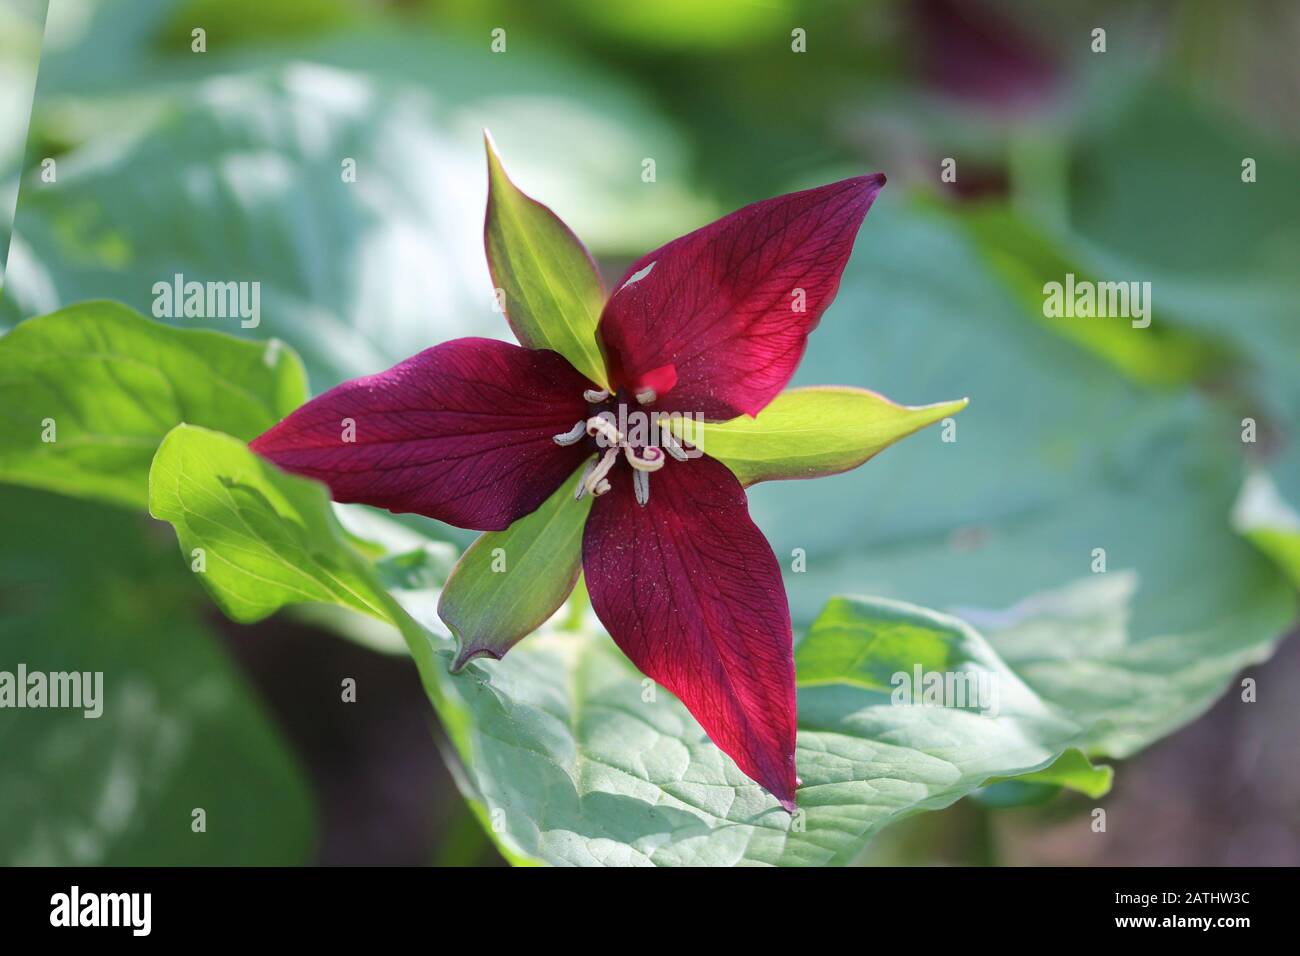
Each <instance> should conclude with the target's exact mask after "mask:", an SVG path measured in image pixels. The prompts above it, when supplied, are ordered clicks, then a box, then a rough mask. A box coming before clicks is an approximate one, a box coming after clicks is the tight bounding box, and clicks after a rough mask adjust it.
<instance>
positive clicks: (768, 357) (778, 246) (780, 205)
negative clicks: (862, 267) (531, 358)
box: [600, 173, 885, 420]
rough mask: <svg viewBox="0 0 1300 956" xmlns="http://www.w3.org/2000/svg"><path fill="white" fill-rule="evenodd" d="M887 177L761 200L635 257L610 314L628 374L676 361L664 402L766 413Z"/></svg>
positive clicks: (632, 384) (717, 412)
mask: <svg viewBox="0 0 1300 956" xmlns="http://www.w3.org/2000/svg"><path fill="white" fill-rule="evenodd" d="M884 184H885V177H884V176H883V175H881V174H879V173H876V174H875V175H872V176H859V177H857V178H856V179H846V180H843V181H842V182H838V183H831V184H830V185H829V186H820V187H818V188H817V189H808V190H804V191H803V192H797V193H790V194H789V195H786V196H778V197H777V198H775V199H768V200H765V201H763V202H758V203H754V204H753V205H752V206H746V207H745V208H744V209H741V210H738V211H737V212H733V213H732V214H731V215H729V216H724V217H723V218H722V219H719V220H718V221H717V222H715V223H713V224H711V225H708V226H705V227H704V228H703V229H697V230H696V231H695V232H692V233H690V234H689V235H686V236H683V237H682V238H680V239H675V240H673V241H672V242H670V243H668V245H666V246H663V247H662V248H660V249H657V250H655V251H654V252H652V253H650V254H649V255H647V256H643V257H642V258H641V259H638V260H637V261H636V262H634V263H633V264H632V265H631V266H630V267H629V269H628V271H627V274H626V275H624V277H623V280H622V281H621V282H620V283H619V286H618V288H617V290H616V291H615V293H614V295H613V296H611V298H610V300H609V301H608V302H607V303H606V304H605V310H604V312H603V313H602V314H601V321H600V332H601V336H602V338H603V339H604V342H605V345H606V348H607V349H608V351H609V353H610V356H609V357H610V368H611V370H612V371H613V372H614V373H615V374H616V375H619V376H621V379H620V381H619V384H620V385H622V386H623V387H624V388H627V389H628V390H629V391H632V392H637V391H641V390H642V389H643V388H651V387H653V383H652V382H650V381H647V376H649V375H650V373H651V372H654V373H656V375H657V376H659V377H660V378H661V379H662V378H664V377H666V373H665V369H667V368H669V367H671V368H673V369H674V370H675V385H674V386H673V388H672V394H671V397H669V398H668V399H667V400H666V401H661V403H660V404H661V406H662V407H663V408H665V409H671V410H673V411H680V412H688V413H701V414H703V415H704V416H705V417H706V418H711V419H717V420H725V419H729V418H735V417H736V416H738V415H741V414H749V415H756V414H758V412H759V411H760V410H762V408H763V406H764V405H766V404H767V403H768V402H770V401H771V400H772V399H773V398H774V397H776V394H777V393H778V392H779V391H781V389H782V388H784V387H785V385H786V383H787V382H788V381H790V376H791V375H793V374H794V370H795V366H797V365H798V364H799V359H800V358H802V357H803V351H804V344H805V342H806V340H807V336H808V333H809V332H811V331H812V330H813V329H814V328H816V327H817V322H818V320H819V319H820V318H821V315H822V313H823V312H825V311H826V307H827V306H829V305H830V304H831V300H832V299H834V298H835V293H836V291H837V290H838V289H839V285H840V273H842V272H843V271H844V264H845V263H846V262H847V261H848V258H849V253H850V252H851V251H852V250H853V238H854V236H855V235H857V231H858V226H860V225H861V224H862V218H863V216H865V215H866V214H867V210H868V209H869V208H871V203H872V202H873V201H874V200H875V198H876V194H877V193H879V192H880V189H881V187H882V186H884ZM647 270H648V271H647ZM800 290H802V292H801V291H800ZM659 397H660V399H661V400H662V399H664V395H663V394H662V393H660V395H659Z"/></svg>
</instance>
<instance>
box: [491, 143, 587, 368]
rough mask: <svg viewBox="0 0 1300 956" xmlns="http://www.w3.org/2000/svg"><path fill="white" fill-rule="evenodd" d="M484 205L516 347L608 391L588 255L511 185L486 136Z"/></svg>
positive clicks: (495, 267)
mask: <svg viewBox="0 0 1300 956" xmlns="http://www.w3.org/2000/svg"><path fill="white" fill-rule="evenodd" d="M484 143H485V145H486V147H487V161H488V205H487V221H486V224H485V226H484V239H485V241H486V244H487V257H488V269H489V270H490V271H491V273H492V281H493V282H494V283H495V285H496V287H497V288H498V289H500V290H501V292H502V293H503V294H504V295H503V299H504V301H503V302H502V305H503V306H504V307H505V313H506V316H507V318H509V320H510V327H511V328H512V329H514V331H515V335H516V336H518V338H519V341H520V342H521V343H522V344H523V345H526V346H527V347H528V348H531V349H550V350H551V351H553V352H559V353H560V354H561V355H563V356H564V357H565V358H566V359H568V360H569V364H571V365H572V366H573V367H574V368H576V369H577V370H578V371H579V372H581V373H582V374H583V375H585V376H586V377H587V379H588V380H589V381H590V382H592V383H593V384H594V385H596V386H597V387H599V388H603V389H608V388H609V376H608V373H607V372H606V371H605V357H604V355H602V354H601V349H600V343H599V339H598V338H597V336H596V326H597V324H599V322H600V310H601V309H602V308H603V307H604V304H605V289H604V287H603V286H602V285H601V281H600V273H599V272H598V271H597V270H596V263H595V262H593V261H592V259H591V255H590V254H589V253H588V252H587V250H586V248H585V247H584V246H583V244H582V243H581V242H580V241H579V239H578V237H577V236H575V235H574V234H573V232H572V230H570V229H569V227H568V226H566V225H565V224H564V222H563V221H562V220H561V219H560V217H559V216H557V215H555V213H553V212H551V210H550V209H548V208H547V207H546V206H543V205H542V204H541V203H539V202H537V201H536V200H534V199H532V198H530V197H529V196H526V195H525V194H524V193H523V192H521V191H520V190H519V188H518V187H516V186H515V184H514V183H512V182H511V181H510V177H509V176H507V175H506V171H505V169H504V168H503V167H502V165H501V158H500V157H499V156H498V155H497V152H496V147H495V146H494V145H493V143H492V137H491V136H490V135H488V134H487V133H486V132H485V133H484Z"/></svg>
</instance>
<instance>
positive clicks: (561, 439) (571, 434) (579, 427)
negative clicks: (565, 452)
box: [552, 422, 587, 445]
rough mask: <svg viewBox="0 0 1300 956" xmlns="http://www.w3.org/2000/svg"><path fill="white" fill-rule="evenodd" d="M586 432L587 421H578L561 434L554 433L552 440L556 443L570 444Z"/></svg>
mask: <svg viewBox="0 0 1300 956" xmlns="http://www.w3.org/2000/svg"><path fill="white" fill-rule="evenodd" d="M586 433H587V423H586V422H578V424H576V425H574V426H573V427H572V428H570V429H569V430H568V431H567V432H565V433H564V434H563V435H556V436H555V437H554V438H553V439H552V441H554V442H555V444H557V445H572V444H573V443H574V442H575V441H577V440H578V439H579V438H581V437H582V436H583V435H585V434H586Z"/></svg>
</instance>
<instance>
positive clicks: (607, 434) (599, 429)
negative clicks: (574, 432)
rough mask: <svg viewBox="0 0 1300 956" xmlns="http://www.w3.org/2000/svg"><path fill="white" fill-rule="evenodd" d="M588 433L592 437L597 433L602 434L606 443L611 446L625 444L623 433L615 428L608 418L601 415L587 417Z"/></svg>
mask: <svg viewBox="0 0 1300 956" xmlns="http://www.w3.org/2000/svg"><path fill="white" fill-rule="evenodd" d="M587 434H588V435H590V436H591V437H592V438H595V437H596V436H597V435H600V436H602V437H603V438H604V439H605V444H606V445H609V446H611V447H617V446H619V445H621V444H623V433H622V432H620V431H619V430H618V429H617V428H615V427H614V425H613V424H612V423H611V422H610V420H609V419H608V418H601V417H600V416H599V415H592V416H591V417H590V418H588V419H587Z"/></svg>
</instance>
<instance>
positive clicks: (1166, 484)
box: [749, 195, 1296, 756]
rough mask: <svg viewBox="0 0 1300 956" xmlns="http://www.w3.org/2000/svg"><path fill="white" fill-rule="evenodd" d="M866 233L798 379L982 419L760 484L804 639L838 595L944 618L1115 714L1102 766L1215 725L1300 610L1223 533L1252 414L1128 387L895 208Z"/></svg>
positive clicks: (962, 243)
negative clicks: (1243, 422) (1066, 611)
mask: <svg viewBox="0 0 1300 956" xmlns="http://www.w3.org/2000/svg"><path fill="white" fill-rule="evenodd" d="M869 224H870V227H871V229H872V230H873V232H872V235H873V236H874V239H873V241H872V243H871V244H870V247H869V248H864V249H862V250H861V251H860V254H855V256H854V257H853V258H852V259H851V260H850V263H849V266H848V268H847V269H846V271H845V275H844V279H843V282H842V284H841V287H840V292H839V295H838V297H837V299H836V302H835V304H834V305H833V306H832V308H831V309H830V311H828V313H827V315H826V318H825V319H824V320H823V322H822V323H821V325H820V327H819V328H818V330H817V332H816V333H815V334H813V335H812V336H811V337H810V338H809V343H808V352H807V355H806V356H805V359H804V362H803V364H802V365H801V367H800V369H799V372H798V373H797V375H796V379H795V384H796V385H799V384H813V383H817V382H826V381H849V382H855V381H860V382H867V383H870V384H871V386H872V387H873V388H875V389H877V390H879V391H880V392H882V393H884V394H887V395H890V396H891V397H893V398H894V399H896V400H901V401H909V400H917V399H922V400H923V399H924V398H925V397H926V396H933V395H935V394H965V395H970V396H971V399H972V402H973V403H974V408H975V409H976V413H974V414H964V415H961V416H959V417H958V418H957V419H956V429H955V434H954V436H953V437H954V438H955V439H956V440H955V441H953V442H939V441H909V442H902V443H900V444H899V445H898V447H897V448H895V449H893V450H892V451H891V452H890V454H888V455H882V456H879V457H878V458H876V459H875V460H874V461H872V462H871V463H870V464H869V465H868V466H866V467H864V468H860V469H857V470H855V471H852V472H849V473H846V474H842V475H835V476H832V477H830V478H825V479H821V480H819V481H817V482H816V483H815V485H809V484H808V483H805V482H766V483H761V484H758V485H755V486H753V487H752V488H751V489H750V490H749V501H750V514H751V515H752V516H753V518H754V520H755V522H756V523H757V524H758V525H759V527H760V528H762V529H763V531H764V533H765V534H766V535H767V537H768V540H769V542H770V543H771V544H772V548H773V550H774V551H775V552H776V554H778V555H790V554H791V553H792V552H793V551H794V549H796V548H800V549H803V553H805V554H806V558H807V560H806V570H805V571H804V572H803V573H788V574H787V575H786V578H785V584H786V590H787V594H788V596H789V600H790V606H791V612H792V614H793V617H794V619H795V622H796V628H798V627H800V626H801V625H802V626H806V625H807V623H809V622H810V621H811V620H812V618H813V617H814V616H815V615H816V614H817V613H818V612H819V610H820V609H821V607H822V605H823V603H824V602H825V599H826V595H828V594H835V593H868V594H875V595H880V596H883V597H889V598H895V599H898V600H904V601H908V602H910V603H915V604H920V605H923V606H926V607H932V608H937V609H940V610H943V611H947V612H950V613H952V614H954V615H955V616H958V617H961V618H963V619H964V620H967V621H969V622H970V623H972V624H974V625H975V626H976V627H978V628H979V629H980V631H981V633H983V634H984V635H985V637H986V638H987V639H988V641H989V643H990V644H992V645H993V647H994V648H996V649H997V650H998V652H999V653H1000V655H1001V656H1002V658H1003V659H1004V660H1005V661H1006V662H1007V663H1008V664H1009V665H1011V666H1012V667H1013V668H1015V669H1016V670H1017V672H1018V673H1020V674H1021V676H1022V677H1023V678H1025V679H1026V681H1027V682H1029V683H1030V686H1031V687H1033V688H1034V689H1035V690H1037V691H1038V692H1039V694H1040V696H1043V697H1044V698H1045V699H1047V700H1049V701H1051V702H1052V703H1053V704H1055V705H1057V706H1061V707H1064V708H1068V712H1076V711H1077V713H1078V714H1079V715H1080V717H1081V718H1082V717H1087V716H1088V714H1089V713H1091V714H1093V715H1096V716H1097V718H1098V720H1099V721H1100V720H1101V718H1102V717H1104V718H1105V720H1106V722H1108V724H1109V726H1110V728H1111V732H1104V731H1103V729H1102V725H1101V724H1100V723H1099V724H1098V729H1097V730H1095V731H1094V733H1095V737H1094V739H1093V740H1092V741H1091V746H1090V747H1089V749H1088V752H1089V753H1090V754H1091V755H1113V756H1124V755H1126V754H1130V753H1133V752H1135V751H1137V750H1140V749H1141V748H1142V747H1144V746H1146V745H1147V744H1149V743H1150V742H1152V741H1153V740H1156V739H1158V738H1159V737H1160V736H1162V735H1163V734H1166V733H1168V732H1170V731H1171V730H1173V729H1174V728H1176V727H1179V726H1181V725H1182V724H1184V723H1186V722H1187V721H1189V720H1191V719H1193V718H1195V717H1196V716H1198V715H1199V714H1201V713H1203V712H1204V711H1205V710H1206V709H1207V708H1208V707H1210V705H1211V704H1212V703H1213V702H1214V701H1215V699H1217V697H1218V696H1219V695H1220V694H1222V693H1223V691H1224V690H1225V688H1227V687H1228V686H1229V683H1230V681H1231V680H1232V678H1233V676H1234V674H1235V672H1236V671H1237V670H1238V669H1239V668H1241V667H1243V666H1246V665H1247V664H1249V663H1251V662H1254V661H1259V660H1261V659H1263V658H1265V657H1267V656H1268V655H1269V654H1270V653H1271V652H1272V650H1273V648H1274V646H1275V644H1276V642H1277V640H1278V639H1279V638H1280V637H1281V636H1282V635H1283V634H1285V633H1286V632H1287V630H1288V628H1289V627H1290V626H1291V624H1292V622H1293V621H1294V620H1295V615H1296V605H1295V597H1294V592H1293V586H1292V585H1290V584H1289V583H1288V582H1287V581H1286V580H1284V579H1283V577H1282V576H1281V574H1279V573H1278V572H1277V571H1276V570H1275V569H1274V568H1273V567H1271V566H1270V563H1269V562H1268V561H1267V560H1266V559H1265V558H1263V557H1262V556H1261V555H1259V554H1257V553H1256V551H1255V549H1254V548H1253V547H1252V546H1251V545H1250V544H1249V543H1248V542H1246V541H1244V540H1243V539H1242V538H1241V537H1240V536H1239V535H1237V534H1236V533H1234V532H1233V530H1232V528H1231V527H1230V524H1229V521H1228V516H1229V513H1230V510H1231V508H1232V504H1233V501H1234V499H1235V498H1236V495H1237V492H1238V490H1239V485H1240V476H1241V473H1242V467H1243V460H1242V455H1241V450H1242V448H1243V446H1242V443H1241V441H1240V433H1241V426H1240V419H1241V415H1240V413H1234V412H1231V411H1229V410H1228V409H1226V408H1224V407H1222V406H1220V405H1218V404H1216V403H1215V402H1214V401H1213V400H1211V399H1209V398H1206V397H1203V396H1200V395H1196V394H1189V393H1179V392H1177V391H1171V390H1169V389H1159V390H1157V389H1154V388H1150V387H1146V386H1142V385H1140V384H1137V383H1135V382H1133V381H1132V380H1131V379H1130V378H1129V377H1128V376H1126V375H1124V374H1122V373H1120V372H1119V371H1117V370H1116V369H1115V368H1114V367H1113V366H1111V365H1110V364H1109V363H1108V362H1105V361H1103V360H1101V359H1100V358H1099V357H1098V356H1096V355H1093V354H1091V353H1090V352H1088V351H1085V350H1084V349H1081V348H1080V347H1079V346H1078V345H1076V344H1074V343H1072V342H1070V341H1068V340H1065V339H1063V338H1062V337H1061V336H1059V335H1056V334H1055V333H1053V332H1052V331H1051V330H1049V329H1047V328H1045V327H1044V326H1043V324H1042V323H1041V322H1039V321H1037V320H1035V319H1033V318H1032V317H1030V316H1028V315H1026V314H1025V312H1024V309H1023V307H1021V306H1020V305H1019V304H1018V303H1017V301H1016V299H1015V297H1014V295H1013V294H1012V293H1011V292H1010V291H1009V290H1008V289H1007V287H1006V286H1005V285H1004V284H1003V283H1002V282H1001V281H999V280H998V279H997V278H996V277H995V276H991V275H989V273H988V271H987V267H986V265H985V263H984V261H983V259H982V257H981V256H980V255H979V253H978V252H977V250H975V249H973V248H972V247H971V245H970V243H969V242H968V241H967V239H966V237H965V236H964V235H963V234H962V233H961V232H960V231H958V230H954V228H953V225H952V223H950V222H947V221H945V219H944V218H942V217H939V218H935V217H931V216H929V215H926V214H923V213H921V212H918V211H917V210H916V209H915V208H914V207H911V206H909V205H908V204H906V203H905V202H900V201H899V200H898V199H897V198H893V199H891V198H890V197H889V196H886V195H882V197H881V200H880V201H879V202H878V203H877V204H876V205H875V206H874V207H873V208H872V212H871V221H870V223H869ZM858 315H860V316H879V317H887V320H885V319H882V320H880V321H872V322H855V321H852V318H851V317H852V316H858ZM846 317H848V318H846ZM1148 331H1150V330H1149V329H1145V330H1143V329H1133V330H1131V333H1132V334H1133V335H1142V334H1144V333H1145V332H1148ZM1097 549H1101V551H1102V553H1097ZM1103 559H1104V562H1103ZM1102 567H1104V568H1105V571H1104V572H1102V571H1101V570H1100V569H1101V568H1102ZM1089 587H1095V588H1110V589H1111V590H1110V591H1107V592H1105V593H1103V594H1100V595H1098V594H1096V593H1093V598H1094V600H1093V604H1094V608H1093V614H1092V616H1091V617H1089V616H1088V615H1087V614H1086V613H1084V612H1085V611H1086V610H1087V606H1086V604H1085V605H1084V606H1082V607H1081V608H1080V609H1079V612H1078V614H1076V615H1074V616H1073V618H1074V620H1075V621H1076V623H1075V624H1072V625H1071V628H1072V634H1073V636H1072V637H1071V638H1070V640H1069V641H1068V643H1066V641H1065V638H1064V637H1063V636H1062V635H1061V633H1060V632H1059V631H1058V630H1055V629H1053V628H1051V627H1044V628H1043V630H1042V632H1041V633H1040V634H1039V635H1038V638H1037V640H1038V641H1040V642H1042V643H1040V644H1035V643H1034V642H1029V641H1026V642H1023V643H1021V642H1019V641H1016V642H1014V643H1008V641H1010V640H1012V638H1014V636H1015V634H1014V631H1012V630H1010V629H1011V628H1012V625H1013V624H1015V622H1016V621H1017V620H1018V619H1019V617H1020V616H1024V615H1028V614H1030V613H1031V612H1033V611H1034V609H1035V608H1036V607H1038V606H1039V604H1038V602H1044V603H1043V606H1045V607H1046V606H1049V605H1050V604H1052V603H1053V602H1055V601H1059V600H1065V599H1067V598H1069V596H1070V595H1071V594H1078V593H1083V594H1085V595H1087V594H1088V593H1090V592H1088V591H1087V588H1089ZM1074 588H1084V589H1085V590H1084V591H1083V592H1079V591H1077V590H1071V589H1074ZM1102 598H1105V600H1104V601H1103V600H1102ZM1066 647H1068V653H1067V651H1066V650H1065V648H1066ZM1044 648H1051V649H1052V650H1051V651H1048V652H1045V651H1044ZM1022 668H1023V669H1022ZM1089 702H1092V704H1093V705H1095V706H1088V707H1085V706H1084V705H1085V704H1088V703H1089ZM1080 722H1083V723H1086V722H1088V721H1085V720H1080Z"/></svg>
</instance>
